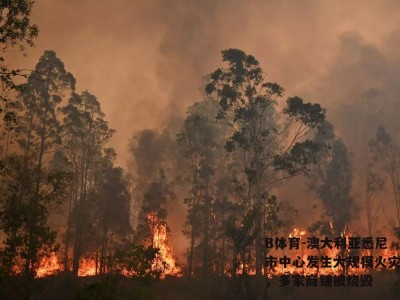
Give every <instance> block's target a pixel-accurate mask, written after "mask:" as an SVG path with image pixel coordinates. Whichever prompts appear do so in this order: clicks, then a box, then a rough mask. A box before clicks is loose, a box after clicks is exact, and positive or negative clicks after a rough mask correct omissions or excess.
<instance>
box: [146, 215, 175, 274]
mask: <svg viewBox="0 0 400 300" xmlns="http://www.w3.org/2000/svg"><path fill="white" fill-rule="evenodd" d="M147 219H148V222H149V227H150V231H151V233H152V236H153V240H152V246H153V247H154V248H157V249H159V253H158V254H157V256H156V258H155V260H154V263H153V265H152V267H153V268H154V270H157V271H160V272H161V278H164V277H165V276H166V275H171V276H180V274H181V269H180V268H179V267H178V266H177V265H176V261H175V258H174V256H173V254H172V248H171V247H170V246H169V244H168V233H167V225H166V224H165V222H163V221H162V220H160V219H159V218H158V217H157V214H156V213H150V214H149V215H148V216H147Z"/></svg>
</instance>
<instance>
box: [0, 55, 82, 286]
mask: <svg viewBox="0 0 400 300" xmlns="http://www.w3.org/2000/svg"><path fill="white" fill-rule="evenodd" d="M74 85H75V80H74V78H73V76H72V75H71V74H70V73H68V72H67V71H66V70H65V68H64V64H63V63H62V62H61V60H60V59H58V58H57V57H56V54H55V53H54V52H53V51H45V53H44V55H43V56H42V57H41V58H40V60H39V63H38V64H37V65H36V68H35V71H34V72H33V73H32V74H31V75H30V76H29V78H28V82H27V83H26V84H24V85H23V93H22V96H21V97H22V103H23V105H24V111H23V114H22V116H21V118H20V120H21V125H20V126H21V130H20V135H19V137H18V138H19V139H18V142H19V147H20V149H19V150H18V151H17V152H16V154H14V155H12V157H11V158H10V167H14V168H16V169H14V171H13V174H12V175H13V177H10V178H8V179H9V181H8V187H7V189H6V191H7V194H6V203H5V205H4V207H3V210H2V212H1V213H2V214H1V216H2V218H1V221H2V229H3V230H4V231H5V233H6V235H7V238H6V245H7V250H6V251H8V252H9V253H10V254H11V255H10V256H9V258H10V259H9V261H8V262H9V263H15V259H16V258H18V257H19V259H22V260H23V261H24V274H25V275H26V277H27V279H28V280H30V279H31V278H32V277H33V276H34V275H35V271H36V268H37V266H38V262H39V258H40V257H41V256H43V255H46V254H48V252H49V251H53V250H54V242H55V232H54V231H52V230H51V229H50V227H49V225H48V206H49V204H50V203H52V202H53V203H54V202H55V201H61V200H60V199H61V198H62V194H63V193H64V190H65V186H66V180H67V176H66V174H65V173H63V172H58V171H56V170H53V169H51V168H50V164H49V162H50V161H51V160H52V159H53V153H54V151H55V150H56V149H57V148H58V147H59V144H60V138H59V136H60V130H61V127H60V123H59V120H58V118H57V112H58V109H59V106H60V103H61V101H62V99H63V98H64V97H68V96H69V94H70V93H71V92H72V91H73V90H74Z"/></svg>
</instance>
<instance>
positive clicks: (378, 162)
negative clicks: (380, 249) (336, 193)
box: [369, 127, 400, 230]
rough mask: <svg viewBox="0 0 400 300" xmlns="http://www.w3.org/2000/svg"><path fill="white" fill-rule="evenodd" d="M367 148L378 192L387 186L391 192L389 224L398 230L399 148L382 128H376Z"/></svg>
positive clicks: (399, 205) (399, 203) (399, 199)
mask: <svg viewBox="0 0 400 300" xmlns="http://www.w3.org/2000/svg"><path fill="white" fill-rule="evenodd" d="M369 147H370V151H371V154H372V161H371V167H372V171H373V173H374V174H375V177H376V178H377V179H376V180H377V181H378V183H379V182H380V183H379V185H380V186H381V187H380V188H379V190H382V189H383V188H384V187H387V186H389V189H390V190H391V192H392V197H393V199H392V201H393V202H392V203H393V210H394V220H392V221H390V223H391V226H392V227H393V229H394V230H396V228H400V146H399V144H398V143H397V142H396V140H395V139H393V137H392V136H391V135H390V134H389V133H388V132H387V131H386V129H385V128H384V127H378V129H377V132H376V136H375V139H373V140H371V141H370V142H369ZM376 180H375V181H376ZM392 217H393V216H392Z"/></svg>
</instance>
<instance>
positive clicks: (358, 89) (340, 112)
mask: <svg viewBox="0 0 400 300" xmlns="http://www.w3.org/2000/svg"><path fill="white" fill-rule="evenodd" d="M399 9H400V2H398V1H391V0H386V1H368V2H366V1H361V0H357V1H347V0H342V1H328V0H327V1H318V2H317V1H311V0H308V1H295V0H293V1H279V0H272V1H265V0H251V1H244V0H231V1H228V0H226V1H214V0H204V1H196V0H187V1H178V0H172V1H164V0H149V1H139V0H137V1H127V0H116V1H89V0H86V1H81V0H72V1H62V0H56V1H53V0H47V1H46V0H43V1H37V3H36V4H35V7H34V10H33V21H34V22H35V23H36V24H37V25H38V26H39V29H40V34H39V38H38V40H37V42H36V45H37V46H36V48H33V49H30V50H29V51H28V56H27V57H25V58H20V57H19V56H18V58H16V59H15V60H14V62H13V64H15V65H16V66H17V67H24V68H26V67H27V66H28V67H30V68H33V66H34V65H35V63H36V61H37V60H38V58H39V56H40V55H41V54H42V53H43V51H44V50H45V49H52V50H55V51H56V52H57V55H58V56H59V57H60V58H61V59H62V60H63V62H64V63H65V65H66V68H67V70H68V71H70V72H72V73H73V74H74V76H75V77H76V78H77V82H78V90H84V89H88V90H89V91H90V92H91V93H93V94H95V95H96V96H97V97H98V99H99V101H100V102H101V104H102V107H103V110H104V111H105V113H106V115H107V118H108V120H109V122H110V126H111V127H112V128H114V129H116V130H117V133H116V134H115V137H114V138H113V140H112V145H111V146H113V147H115V148H116V150H117V152H118V156H119V163H120V164H121V165H122V166H128V165H129V160H130V154H129V152H128V142H129V139H130V138H131V137H132V135H133V134H134V133H135V132H138V131H139V130H142V129H146V128H155V129H161V128H162V127H164V126H165V125H166V124H168V123H169V122H170V121H171V119H180V118H183V116H184V112H185V110H186V108H187V107H188V106H189V105H191V104H193V103H194V102H196V101H199V100H200V99H201V97H202V96H201V93H200V92H199V87H200V86H201V80H202V77H203V76H204V75H206V74H207V73H209V72H210V71H212V70H214V69H215V68H216V67H218V66H219V64H220V50H222V49H225V48H230V47H232V48H233V47H234V48H239V49H242V50H244V51H245V52H246V53H249V54H253V55H254V56H255V57H256V58H257V59H258V60H259V61H260V63H261V66H262V68H263V69H264V70H265V72H266V73H267V74H268V77H269V80H271V81H276V82H278V83H279V84H281V85H282V86H284V87H285V88H286V94H287V95H288V96H290V95H294V94H296V95H299V96H301V97H303V98H305V99H306V100H307V101H313V102H319V103H321V104H322V105H323V106H325V107H326V108H327V109H328V117H329V118H330V119H331V121H332V123H333V124H334V125H335V128H336V129H337V134H338V135H339V136H340V137H342V138H344V139H345V142H347V143H348V146H349V147H350V150H351V152H353V153H354V154H355V155H354V158H355V160H354V161H355V164H356V166H355V169H357V168H358V169H362V168H363V167H364V164H365V160H366V158H367V157H368V154H367V152H366V151H367V146H366V144H365V142H366V141H368V140H369V139H371V138H373V136H374V134H375V130H376V128H375V126H376V125H379V124H377V123H378V121H380V120H382V122H384V124H383V125H385V126H387V127H388V128H391V129H392V130H393V128H396V126H398V125H399V124H398V123H396V122H398V121H396V120H397V119H398V118H396V112H399V111H400V106H399V104H397V103H398V99H399V96H400V85H399V84H398V78H399V75H400V74H399V73H400V71H399V70H400V68H399V64H400V61H399V57H400V55H399V51H400V48H399V46H400V39H399V34H398V33H399V31H400V19H399V18H398V11H399ZM10 55H11V56H12V55H13V54H12V53H11V54H10ZM374 112H375V113H376V112H378V113H379V116H380V117H379V118H377V119H376V120H375V123H371V122H368V116H369V115H371V114H372V113H374ZM397 115H398V114H397ZM363 124H365V126H364V125H363ZM349 128H353V131H351V130H352V129H349ZM397 128H398V127H397ZM360 132H361V133H362V134H360ZM393 133H396V134H397V132H393ZM354 137H357V139H354ZM360 147H361V148H360ZM300 185H301V184H300ZM287 198H291V197H290V196H287ZM360 198H361V196H360ZM303 200H304V199H303ZM293 201H294V202H296V201H298V203H300V200H296V199H294V200H293ZM182 218H183V216H182ZM176 231H180V230H179V229H178V228H177V229H176Z"/></svg>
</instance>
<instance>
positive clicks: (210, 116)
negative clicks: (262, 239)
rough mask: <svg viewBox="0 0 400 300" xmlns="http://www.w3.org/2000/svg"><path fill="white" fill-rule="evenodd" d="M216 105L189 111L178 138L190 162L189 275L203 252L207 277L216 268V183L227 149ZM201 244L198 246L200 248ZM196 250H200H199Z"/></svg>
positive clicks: (201, 105)
mask: <svg viewBox="0 0 400 300" xmlns="http://www.w3.org/2000/svg"><path fill="white" fill-rule="evenodd" d="M215 113H216V109H215V106H214V105H213V104H212V103H211V102H210V101H203V102H198V103H195V104H194V105H193V106H191V107H190V108H189V109H188V111H187V116H186V119H185V121H184V124H183V128H182V130H181V132H180V133H179V134H178V136H177V142H178V145H179V147H180V151H181V153H182V154H183V156H184V157H185V158H186V159H187V161H188V166H187V169H188V172H187V173H188V174H187V175H186V176H184V177H185V178H186V182H187V183H188V184H189V193H188V196H187V197H186V198H185V200H184V203H185V204H186V205H187V206H188V215H187V220H186V229H185V231H184V232H185V233H186V235H187V236H188V238H189V240H190V246H189V250H188V275H189V277H191V276H192V274H193V270H194V258H195V252H199V255H198V256H199V258H200V259H199V265H200V266H201V267H200V268H201V273H202V275H203V276H208V275H209V274H210V272H211V270H212V269H214V268H213V265H212V261H213V257H215V253H214V252H215V248H216V247H215V245H213V243H212V241H214V243H215V241H216V240H217V234H218V230H217V228H216V222H217V220H216V218H215V217H216V213H217V211H216V210H217V206H216V205H217V202H218V201H219V199H218V198H217V197H216V191H217V189H216V183H217V180H218V177H220V176H218V175H219V174H218V173H219V170H218V168H219V167H221V169H222V168H223V165H221V164H220V161H219V160H220V158H221V156H224V155H223V154H222V151H221V150H223V139H222V134H223V130H222V129H223V128H222V127H221V126H220V125H219V124H217V123H216V122H215ZM196 244H197V247H196ZM196 248H197V249H198V251H196Z"/></svg>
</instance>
